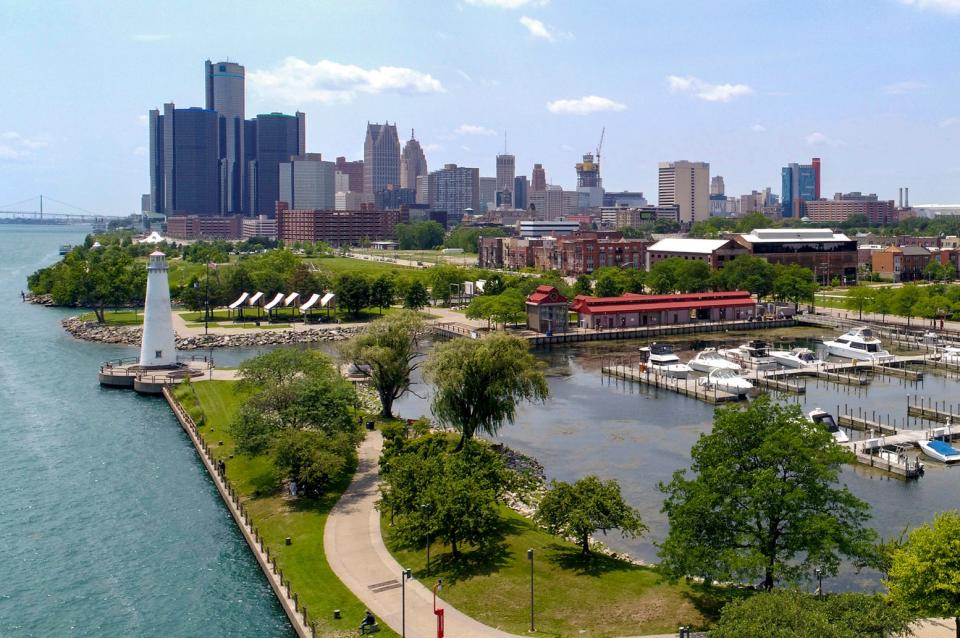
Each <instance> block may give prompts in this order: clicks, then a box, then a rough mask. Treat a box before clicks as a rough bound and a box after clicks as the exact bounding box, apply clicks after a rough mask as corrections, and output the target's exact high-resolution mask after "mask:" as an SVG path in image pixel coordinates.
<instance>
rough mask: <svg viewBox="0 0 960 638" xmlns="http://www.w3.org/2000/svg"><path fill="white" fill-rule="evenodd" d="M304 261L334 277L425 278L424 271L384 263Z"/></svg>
mask: <svg viewBox="0 0 960 638" xmlns="http://www.w3.org/2000/svg"><path fill="white" fill-rule="evenodd" d="M304 261H306V262H311V263H313V264H316V266H317V268H319V269H320V270H324V271H326V272H328V273H331V274H333V275H342V274H346V273H349V274H351V275H368V276H372V277H377V276H379V275H385V274H394V275H404V276H406V277H410V278H411V279H422V278H423V277H424V276H425V273H424V271H423V270H421V269H419V268H411V267H409V266H401V265H398V264H393V263H389V262H382V261H373V260H366V259H353V258H351V257H314V258H309V259H304Z"/></svg>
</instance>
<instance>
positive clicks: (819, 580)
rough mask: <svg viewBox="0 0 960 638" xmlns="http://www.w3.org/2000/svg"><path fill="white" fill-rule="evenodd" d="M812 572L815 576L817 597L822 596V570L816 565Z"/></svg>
mask: <svg viewBox="0 0 960 638" xmlns="http://www.w3.org/2000/svg"><path fill="white" fill-rule="evenodd" d="M813 573H814V574H816V576H817V598H823V570H822V569H820V568H819V567H817V568H816V569H815V570H813Z"/></svg>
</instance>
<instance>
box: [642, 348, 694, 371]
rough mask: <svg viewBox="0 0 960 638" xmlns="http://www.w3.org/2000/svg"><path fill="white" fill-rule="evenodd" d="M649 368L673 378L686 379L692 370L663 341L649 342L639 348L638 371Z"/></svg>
mask: <svg viewBox="0 0 960 638" xmlns="http://www.w3.org/2000/svg"><path fill="white" fill-rule="evenodd" d="M646 369H649V370H651V371H652V372H653V373H655V374H659V375H662V376H665V377H672V378H674V379H686V378H687V377H688V376H689V375H690V373H691V372H693V370H692V369H691V368H690V366H688V365H687V364H685V363H683V362H681V361H680V357H678V356H677V355H675V354H673V347H672V346H668V345H667V344H665V343H651V344H650V345H649V346H648V347H645V348H640V371H641V372H643V371H644V370H646Z"/></svg>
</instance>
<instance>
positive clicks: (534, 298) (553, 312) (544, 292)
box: [527, 286, 570, 332]
mask: <svg viewBox="0 0 960 638" xmlns="http://www.w3.org/2000/svg"><path fill="white" fill-rule="evenodd" d="M569 313H570V302H569V301H568V300H567V298H566V297H564V296H563V295H561V294H560V291H559V290H557V289H556V288H554V287H553V286H537V289H536V290H534V291H533V294H532V295H530V296H529V297H527V327H528V328H530V329H531V330H536V331H537V332H550V331H552V332H566V331H567V323H568V322H569V316H570V315H569Z"/></svg>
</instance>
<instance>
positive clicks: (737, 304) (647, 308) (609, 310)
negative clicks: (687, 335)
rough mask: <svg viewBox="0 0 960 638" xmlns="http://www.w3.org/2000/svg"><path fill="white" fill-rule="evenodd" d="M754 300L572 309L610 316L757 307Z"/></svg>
mask: <svg viewBox="0 0 960 638" xmlns="http://www.w3.org/2000/svg"><path fill="white" fill-rule="evenodd" d="M755 303H756V302H754V301H753V299H750V298H749V297H747V298H741V299H706V300H703V301H664V302H657V303H632V304H616V305H603V304H601V305H600V306H594V307H591V306H590V304H587V303H582V304H580V305H577V304H576V303H574V305H573V306H572V307H571V308H570V309H571V310H574V311H576V312H579V313H582V314H587V315H610V314H618V313H624V312H659V311H661V310H693V309H697V310H699V309H701V308H746V307H748V306H753V305H755Z"/></svg>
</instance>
